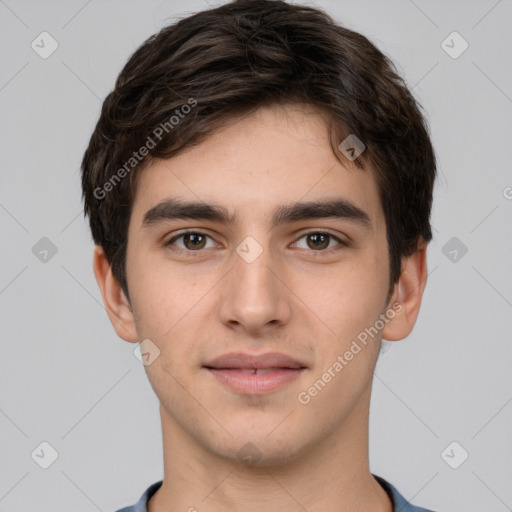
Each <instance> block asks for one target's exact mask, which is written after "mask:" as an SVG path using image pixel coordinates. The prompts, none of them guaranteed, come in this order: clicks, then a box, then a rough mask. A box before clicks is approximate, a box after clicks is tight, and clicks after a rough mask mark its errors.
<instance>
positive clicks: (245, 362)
mask: <svg viewBox="0 0 512 512" xmlns="http://www.w3.org/2000/svg"><path fill="white" fill-rule="evenodd" d="M204 366H205V367H206V368H213V369H218V370H221V369H222V370H227V369H238V370H253V372H252V373H254V370H268V369H275V368H288V369H293V370H297V369H300V368H306V365H305V364H303V363H302V362H300V361H297V360H296V359H294V358H292V357H290V356H287V355H285V354H281V353H279V352H267V353H266V354H260V355H256V354H246V353H242V352H236V353H234V352H233V353H230V354H225V355H222V356H220V357H217V358H215V359H213V360H211V361H209V362H208V363H206V364H205V365H204ZM258 373H262V372H259V371H258Z"/></svg>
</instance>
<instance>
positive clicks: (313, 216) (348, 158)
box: [82, 0, 436, 512]
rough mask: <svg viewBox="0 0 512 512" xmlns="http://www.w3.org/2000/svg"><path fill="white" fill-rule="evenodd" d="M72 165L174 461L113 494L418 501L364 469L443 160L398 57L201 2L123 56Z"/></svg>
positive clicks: (293, 10)
mask: <svg viewBox="0 0 512 512" xmlns="http://www.w3.org/2000/svg"><path fill="white" fill-rule="evenodd" d="M82 173H83V174H82V180H83V181H82V184H83V197H84V203H85V213H86V214H87V215H89V218H90V225H91V230H92V234H93V238H94V241H95V243H96V247H95V251H94V272H95V276H96V279H97V282H98V284H99V287H100V289H101V293H102V296H103V300H104V303H105V307H106V310H107V313H108V315H109V318H110V320H111V322H112V324H113V326H114V328H115V330H116V332H117V334H118V335H119V336H120V337H121V338H123V339H124V340H126V341H128V342H132V343H135V342H141V352H142V354H143V355H142V357H143V361H144V364H145V368H146V372H147V375H148V378H149V380H150V383H151V385H152V387H153V389H154V391H155V393H156V395H157V396H158V398H159V400H160V415H161V423H162V435H163V446H164V476H163V480H162V481H160V482H156V483H155V484H154V485H152V486H151V487H149V488H148V489H147V490H146V492H145V493H144V494H143V495H142V496H141V498H140V500H139V502H138V503H137V504H136V505H135V506H134V507H128V508H125V509H123V512H128V511H133V512H135V511H136V512H142V511H148V512H164V511H165V512H176V511H189V512H193V511H199V512H211V511H261V510H264V511H274V510H275V511H280V512H287V511H296V510H307V511H308V512H317V511H322V512H326V511H333V512H334V511H337V512H348V511H351V512H353V511H368V512H369V511H371V512H391V511H401V512H406V511H422V510H423V511H424V510H425V509H422V508H417V507H414V506H413V505H411V504H410V503H408V502H407V501H406V500H405V498H404V497H403V496H402V495H401V494H400V493H399V492H398V490H397V489H396V488H395V487H394V486H392V485H391V484H390V483H389V482H387V481H386V480H384V478H382V477H380V476H377V475H372V474H371V472H370V470H369V456H368V417H369V406H370V396H371V385H372V377H373V371H374V368H375V364H376V361H377V358H378V355H379V349H380V343H381V339H382V338H385V339H387V340H400V339H403V338H405V337H406V336H407V335H408V334H409V333H410V332H411V330H412V328H413V326H414V324H415V321H416V318H417V315H418V312H419V308H420V304H421V298H422V294H423V290H424V287H425V284H426V276H427V267H426V245H427V243H428V242H429V241H430V240H431V238H432V233H431V227H430V221H429V218H430V210H431V205H432V189H433V183H434V180H435V175H436V162H435V155H434V151H433V148H432V145H431V142H430V138H429V135H428V130H427V126H426V123H425V120H424V119H423V117H422V115H421V113H420V111H419V106H418V105H417V103H416V102H415V100H414V99H413V97H412V95H411V94H410V92H409V91H408V90H407V88H406V87H405V85H404V83H403V81H402V79H401V78H400V77H399V76H397V74H396V71H395V69H394V67H393V64H392V63H391V62H390V61H389V59H388V58H387V57H385V56H384V55H383V54H382V53H381V52H380V51H379V50H378V49H377V48H376V47H375V46H373V45H372V44H371V43H370V42H369V41H368V40H367V39H366V38H365V37H363V36H362V35H360V34H358V33H356V32H353V31H350V30H348V29H346V28H344V27H342V26H340V25H339V24H336V23H334V21H333V20H332V19H331V18H329V17H328V16H327V15H326V14H325V13H323V12H322V11H319V10H316V9H313V8H308V7H303V6H299V5H290V4H288V3H285V2H282V1H279V0H275V1H272V0H239V1H235V2H232V3H229V4H225V5H223V6H221V7H217V8H214V9H210V10H206V11H203V12H200V13H197V14H195V15H193V16H190V17H188V18H185V19H183V20H181V21H179V22H178V23H176V24H175V25H172V26H169V27H166V28H164V29H162V30H161V31H160V32H159V33H158V34H156V35H154V36H152V37H150V38H149V39H148V40H147V41H146V42H145V43H144V44H143V45H142V46H141V47H140V48H139V49H138V50H137V51H136V52H135V53H134V54H133V56H132V57H131V58H130V60H129V61H128V63H127V64H126V65H125V67H124V69H123V70H122V72H121V74H120V75H119V77H118V79H117V82H116V85H115V89H114V91H112V93H110V94H109V95H108V97H107V98H106V100H105V102H104V104H103V109H102V112H101V116H100V119H99V121H98V124H97V126H96V128H95V130H94V133H93V135H92V137H91V140H90V144H89V147H88V148H87V151H86V153H85V155H84V158H83V162H82Z"/></svg>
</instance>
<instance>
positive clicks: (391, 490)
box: [117, 475, 434, 512]
mask: <svg viewBox="0 0 512 512" xmlns="http://www.w3.org/2000/svg"><path fill="white" fill-rule="evenodd" d="M373 476H374V477H375V479H376V480H377V482H379V484H380V485H381V486H382V487H383V488H384V490H385V491H386V492H387V494H388V496H389V498H390V499H391V502H392V503H393V511H394V512H434V511H433V510H429V509H426V508H421V507H415V506H414V505H411V503H409V502H408V501H407V500H406V499H405V498H404V497H403V496H402V495H401V494H400V493H399V492H398V491H397V489H396V488H395V487H393V486H392V485H391V484H390V483H389V482H387V481H386V480H384V478H382V477H380V476H377V475H373ZM161 485H162V480H160V481H159V482H156V483H154V484H152V485H150V486H149V487H148V488H147V489H146V491H145V492H144V494H143V495H142V496H141V497H140V499H139V501H137V503H136V504H135V505H133V506H132V507H125V508H122V509H121V510H118V511H117V512H147V511H148V509H147V504H148V501H149V499H150V498H151V496H153V494H155V493H156V491H158V489H160V486H161Z"/></svg>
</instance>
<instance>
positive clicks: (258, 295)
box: [219, 244, 291, 337]
mask: <svg viewBox="0 0 512 512" xmlns="http://www.w3.org/2000/svg"><path fill="white" fill-rule="evenodd" d="M260 246H261V247H262V248H263V245H262V244H260ZM251 250H253V248H251ZM240 254H243V253H242V252H241V253H240ZM240 254H238V253H236V252H234V254H233V258H232V259H233V267H232V268H231V271H230V272H229V273H228V274H227V275H226V277H225V279H223V280H222V282H221V293H220V296H221V298H220V301H221V302H220V307H219V315H220V319H221V321H222V322H223V324H224V325H226V326H228V327H229V328H231V329H235V330H239V331H244V332H245V334H247V335H251V336H253V337H257V336H259V335H264V334H265V333H267V332H268V331H269V330H271V329H276V328H278V327H282V326H283V325H286V324H287V323H288V322H289V320H290V314H291V304H290V298H291V297H290V295H291V291H290V289H289V288H288V287H287V285H286V281H287V279H286V276H285V275H284V270H283V265H280V264H279V261H278V260H277V259H276V258H273V257H272V253H271V250H270V249H269V248H268V247H267V246H265V248H263V251H262V252H261V254H259V256H258V257H257V258H256V259H255V260H254V261H251V259H250V258H244V257H242V256H240Z"/></svg>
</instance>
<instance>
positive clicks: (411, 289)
mask: <svg viewBox="0 0 512 512" xmlns="http://www.w3.org/2000/svg"><path fill="white" fill-rule="evenodd" d="M426 283H427V244H426V243H425V242H424V241H423V240H420V242H419V243H418V248H417V250H416V252H414V253H413V254H412V255H411V256H409V257H408V258H405V259H404V260H403V261H402V273H401V274H400V277H399V279H398V281H397V283H396V284H395V288H394V291H393V294H392V297H391V300H390V301H389V305H388V308H390V309H391V308H392V309H394V310H395V315H394V317H393V318H392V319H391V320H390V321H389V322H388V323H387V324H386V326H385V327H384V329H383V330H382V337H383V338H384V339H385V340H388V341H397V340H401V339H403V338H406V337H407V336H408V335H409V334H410V332H411V331H412V329H413V327H414V324H415V323H416V319H417V318H418V313H419V311H420V306H421V299H422V297H423V291H424V290H425V285H426Z"/></svg>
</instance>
